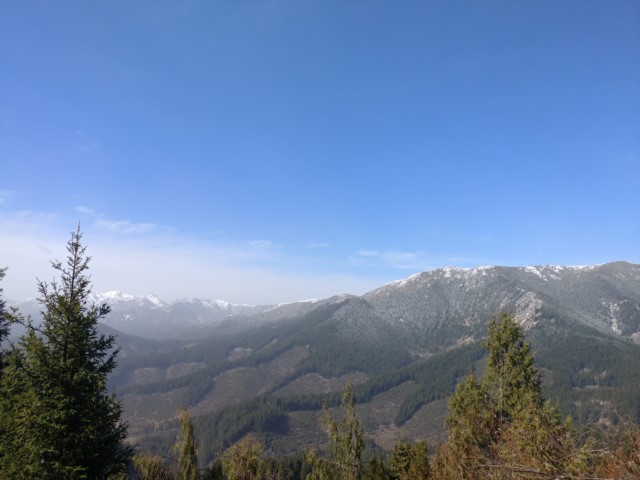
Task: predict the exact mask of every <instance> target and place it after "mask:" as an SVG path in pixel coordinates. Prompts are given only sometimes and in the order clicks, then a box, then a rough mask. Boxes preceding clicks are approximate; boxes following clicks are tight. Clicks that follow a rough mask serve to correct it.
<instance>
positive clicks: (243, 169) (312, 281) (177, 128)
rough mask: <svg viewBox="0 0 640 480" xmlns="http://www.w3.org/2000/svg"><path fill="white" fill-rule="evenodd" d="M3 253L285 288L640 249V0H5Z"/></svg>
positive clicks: (260, 297) (175, 281) (371, 283)
mask: <svg viewBox="0 0 640 480" xmlns="http://www.w3.org/2000/svg"><path fill="white" fill-rule="evenodd" d="M0 61H1V64H2V68H1V70H0V265H8V266H9V272H8V274H7V277H5V280H4V282H3V283H4V285H3V286H4V288H5V295H6V296H7V297H9V298H17V299H19V298H22V297H25V296H33V295H34V294H35V277H36V276H38V277H39V278H42V279H49V278H50V277H51V275H52V271H51V270H50V268H49V267H48V260H50V259H52V258H60V257H63V256H64V243H65V241H66V239H67V237H68V232H69V231H70V230H73V229H74V227H75V225H76V224H77V223H78V221H80V222H81V225H82V229H83V231H84V232H85V241H86V243H87V244H88V246H89V253H90V254H91V255H92V256H93V258H94V260H93V269H92V275H93V281H94V286H95V288H96V289H97V290H112V289H113V290H124V291H128V292H131V293H138V294H145V293H155V294H157V295H159V296H160V297H161V298H165V299H167V300H171V299H175V298H180V297H184V296H187V295H193V296H198V297H206V298H221V299H226V300H230V301H234V302H244V303H272V302H286V301H294V300H300V299H303V298H310V297H323V296H328V295H331V294H338V293H343V292H349V293H363V292H364V291H366V290H369V289H371V288H374V287H375V286H377V285H379V284H381V283H383V282H387V281H390V280H393V279H397V278H404V277H406V276H408V275H410V274H412V273H415V272H417V271H422V270H429V269H433V268H437V267H442V266H449V265H455V266H461V267H474V266H479V265H489V264H500V265H530V264H565V265H583V264H591V263H603V262H608V261H613V260H628V261H632V262H640V2H637V1H635V0H631V1H625V0H617V1H615V2H602V1H583V0H581V1H563V2H558V1H555V0H554V1H535V2H513V1H510V0H509V1H506V0H505V1H483V2H475V1H459V2H458V1H456V2H451V1H442V2H434V1H403V2H391V1H384V2H383V1H311V0H310V1H293V0H291V1H284V0H283V1H266V0H265V1H215V2H214V1H211V2H205V1H139V2H128V1H109V2H107V1H78V2H72V1H68V2H45V1H41V2H34V1H29V0H25V1H21V2H2V4H1V6H0Z"/></svg>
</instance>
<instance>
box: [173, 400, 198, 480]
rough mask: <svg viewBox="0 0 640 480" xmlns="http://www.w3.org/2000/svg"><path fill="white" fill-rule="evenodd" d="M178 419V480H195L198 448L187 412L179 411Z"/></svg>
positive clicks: (196, 476) (176, 447)
mask: <svg viewBox="0 0 640 480" xmlns="http://www.w3.org/2000/svg"><path fill="white" fill-rule="evenodd" d="M178 418H179V419H180V433H181V438H180V440H178V442H177V443H176V446H175V449H176V450H177V451H178V480H196V479H197V478H198V454H197V449H198V447H197V445H196V440H195V436H194V434H193V423H192V422H191V416H190V415H189V410H187V409H186V408H181V409H179V410H178Z"/></svg>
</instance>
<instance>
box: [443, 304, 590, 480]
mask: <svg viewBox="0 0 640 480" xmlns="http://www.w3.org/2000/svg"><path fill="white" fill-rule="evenodd" d="M488 333H489V335H488V339H487V341H486V342H485V347H486V348H487V350H488V354H489V355H488V363H487V368H486V370H485V373H484V376H483V378H482V380H481V381H480V382H478V380H477V379H476V377H475V375H474V374H473V373H471V374H470V375H469V376H467V378H466V379H465V380H464V381H462V382H461V383H460V384H459V385H458V387H457V388H456V391H455V393H454V395H453V397H452V398H451V400H450V401H449V414H448V417H447V421H446V426H447V430H448V433H449V439H448V441H447V442H446V443H445V444H444V445H443V446H442V447H441V448H440V449H439V451H438V452H437V454H436V457H435V459H434V469H433V471H432V473H433V475H432V476H433V478H436V479H454V478H455V479H485V478H515V477H514V476H516V477H518V476H519V475H524V476H527V475H528V476H530V477H531V478H557V477H558V476H562V475H565V474H566V475H572V474H574V473H577V472H578V470H579V468H580V467H579V466H580V465H581V464H583V463H584V455H583V452H582V451H580V450H578V449H576V446H575V441H574V438H573V437H572V435H571V429H570V424H569V423H568V422H563V421H562V419H561V418H560V414H559V412H558V410H557V409H556V408H553V407H551V406H550V405H549V404H548V403H545V401H544V397H543V395H542V387H541V378H540V373H539V372H538V370H537V368H536V367H535V364H534V358H533V353H532V351H531V347H530V345H529V343H528V342H527V341H526V340H525V338H524V333H523V331H522V329H521V328H520V327H519V326H518V325H517V323H516V322H515V319H514V318H513V316H511V315H507V314H505V313H504V312H502V313H500V314H499V315H498V316H496V317H494V318H492V319H491V321H490V323H489V329H488ZM562 478H564V477H562ZM566 478H570V477H566Z"/></svg>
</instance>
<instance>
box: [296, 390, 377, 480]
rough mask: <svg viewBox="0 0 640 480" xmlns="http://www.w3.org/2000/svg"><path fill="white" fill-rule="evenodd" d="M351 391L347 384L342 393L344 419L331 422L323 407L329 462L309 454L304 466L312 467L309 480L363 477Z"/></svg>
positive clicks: (356, 479) (361, 447) (360, 436)
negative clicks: (306, 463) (327, 437)
mask: <svg viewBox="0 0 640 480" xmlns="http://www.w3.org/2000/svg"><path fill="white" fill-rule="evenodd" d="M355 405H356V401H355V397H354V396H353V387H352V385H351V383H347V385H346V386H345V387H344V391H343V393H342V409H343V410H344V417H343V418H342V419H341V420H335V419H334V418H333V416H332V415H331V412H330V411H329V408H328V407H327V406H326V405H325V406H324V407H323V411H324V419H323V423H324V426H325V428H326V430H327V434H328V435H329V458H323V457H319V456H318V455H317V454H316V453H315V452H310V454H309V455H308V459H307V460H308V462H309V463H310V464H311V465H312V470H311V473H310V474H309V476H308V477H307V478H308V479H309V480H324V479H344V480H360V479H361V478H362V476H363V471H364V469H363V465H362V454H363V452H364V430H363V429H362V426H361V425H360V422H359V421H358V418H357V416H356V413H355Z"/></svg>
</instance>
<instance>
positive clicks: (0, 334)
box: [0, 268, 9, 374]
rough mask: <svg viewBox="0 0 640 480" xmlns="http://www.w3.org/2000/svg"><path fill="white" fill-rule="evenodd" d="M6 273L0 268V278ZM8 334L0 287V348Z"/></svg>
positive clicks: (0, 363) (0, 364) (4, 269)
mask: <svg viewBox="0 0 640 480" xmlns="http://www.w3.org/2000/svg"><path fill="white" fill-rule="evenodd" d="M6 273H7V269H6V268H0V280H2V279H3V278H4V276H5V274H6ZM8 334H9V321H8V319H7V318H6V317H5V301H4V298H2V288H0V348H2V343H3V342H4V339H5V338H7V335H8ZM1 372H2V350H0V374H1Z"/></svg>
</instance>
